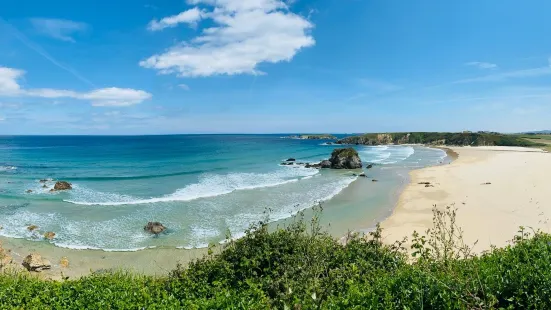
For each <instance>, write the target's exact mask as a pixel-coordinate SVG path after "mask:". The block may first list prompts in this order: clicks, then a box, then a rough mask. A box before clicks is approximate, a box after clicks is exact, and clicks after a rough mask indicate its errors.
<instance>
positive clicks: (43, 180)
mask: <svg viewBox="0 0 551 310" xmlns="http://www.w3.org/2000/svg"><path fill="white" fill-rule="evenodd" d="M39 182H40V183H46V182H48V180H46V179H42V180H40V181H39Z"/></svg>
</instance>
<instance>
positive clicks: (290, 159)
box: [286, 158, 297, 161]
mask: <svg viewBox="0 0 551 310" xmlns="http://www.w3.org/2000/svg"><path fill="white" fill-rule="evenodd" d="M286 161H297V160H296V159H294V158H289V159H287V160H286Z"/></svg>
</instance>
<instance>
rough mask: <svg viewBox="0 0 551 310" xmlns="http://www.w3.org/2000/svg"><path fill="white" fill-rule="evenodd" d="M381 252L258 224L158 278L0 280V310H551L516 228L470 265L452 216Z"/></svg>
mask: <svg viewBox="0 0 551 310" xmlns="http://www.w3.org/2000/svg"><path fill="white" fill-rule="evenodd" d="M403 245H404V243H403V242H399V243H396V244H394V245H385V244H383V242H382V234H381V229H380V228H379V227H377V229H376V230H375V231H373V232H372V233H370V234H369V236H366V237H363V236H359V235H357V234H349V235H348V236H347V238H346V241H345V242H339V241H336V240H335V239H333V238H332V237H331V236H330V235H328V234H327V233H326V232H324V231H322V230H321V229H320V226H319V225H318V217H317V216H314V218H313V219H312V221H311V222H310V223H309V224H306V223H305V222H304V220H303V217H301V216H298V217H297V218H296V220H295V221H294V223H292V224H290V225H289V226H287V227H281V228H278V229H276V230H275V231H269V230H268V228H267V226H266V225H265V224H264V223H259V224H258V225H256V226H254V227H252V228H251V229H250V230H249V231H248V232H247V234H246V236H245V237H243V238H242V239H239V240H237V241H233V242H230V243H228V244H227V245H226V246H225V248H224V249H223V250H222V251H221V252H219V254H211V255H208V256H207V257H205V258H203V259H200V260H198V261H196V262H194V263H192V264H191V265H189V266H188V267H187V268H184V267H182V266H178V267H177V268H176V269H175V270H173V271H172V272H171V273H170V274H169V275H167V276H166V277H162V278H158V277H157V278H156V277H148V276H138V275H132V274H128V273H105V274H96V275H91V276H88V277H85V278H81V279H78V280H66V281H61V282H54V281H43V280H38V279H36V278H35V277H32V276H28V275H24V274H11V273H4V274H1V275H0V308H1V309H528V308H531V309H551V268H550V266H551V236H550V235H548V234H544V233H541V232H535V233H533V234H531V235H530V234H528V233H527V232H526V230H524V229H522V228H521V230H520V231H519V234H518V235H517V236H516V237H515V238H514V240H513V243H512V244H511V245H510V246H508V247H505V248H502V249H492V250H491V251H489V252H487V253H485V254H483V255H480V256H475V255H472V254H471V251H470V248H469V247H468V246H466V245H464V244H463V243H462V238H461V230H460V229H459V228H458V227H457V225H456V224H455V209H454V208H453V206H452V207H449V208H446V209H444V210H443V211H439V210H437V209H436V208H435V209H434V227H433V228H432V229H430V230H428V231H427V232H426V234H425V235H420V234H418V233H415V234H414V236H413V240H412V250H413V251H412V252H413V257H411V256H409V255H408V254H407V253H408V252H407V251H406V249H404V248H403Z"/></svg>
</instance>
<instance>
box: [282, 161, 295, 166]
mask: <svg viewBox="0 0 551 310" xmlns="http://www.w3.org/2000/svg"><path fill="white" fill-rule="evenodd" d="M281 165H282V166H291V165H293V163H291V162H282V163H281Z"/></svg>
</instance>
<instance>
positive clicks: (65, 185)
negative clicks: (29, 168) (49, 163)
mask: <svg viewBox="0 0 551 310" xmlns="http://www.w3.org/2000/svg"><path fill="white" fill-rule="evenodd" d="M68 189H72V187H71V183H69V182H65V181H58V182H56V183H55V185H54V189H53V190H54V191H64V190H68Z"/></svg>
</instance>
